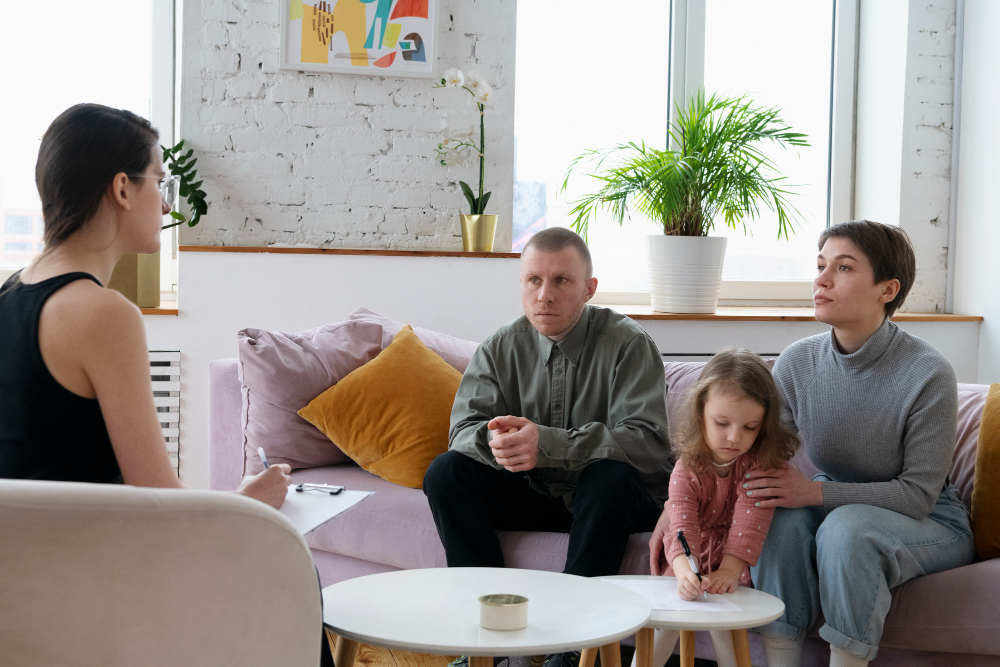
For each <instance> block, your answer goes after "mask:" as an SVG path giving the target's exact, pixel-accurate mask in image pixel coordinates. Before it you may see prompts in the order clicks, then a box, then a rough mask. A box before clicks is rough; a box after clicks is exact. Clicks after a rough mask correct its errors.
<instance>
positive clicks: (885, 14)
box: [854, 0, 956, 312]
mask: <svg viewBox="0 0 1000 667" xmlns="http://www.w3.org/2000/svg"><path fill="white" fill-rule="evenodd" d="M955 6H956V2H955V0H862V1H861V4H860V13H859V22H860V30H859V52H858V58H859V66H858V100H857V149H856V159H855V169H856V180H855V204H854V217H855V218H866V219H869V220H877V221H879V222H885V223H889V224H898V225H899V226H900V227H902V228H903V229H904V230H906V232H907V234H909V235H910V239H911V240H912V241H913V245H914V250H915V251H916V257H917V278H916V282H915V283H914V285H913V289H912V290H911V292H910V295H909V296H908V297H907V300H906V304H905V306H904V307H903V310H904V311H910V312H943V311H944V305H945V293H946V288H947V278H948V275H947V271H948V262H947V260H948V218H949V214H948V211H949V204H950V187H951V173H950V172H951V162H950V161H951V129H952V106H953V96H954V82H953V72H954V62H955V61H954V51H955Z"/></svg>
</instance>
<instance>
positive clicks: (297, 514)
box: [278, 484, 374, 535]
mask: <svg viewBox="0 0 1000 667" xmlns="http://www.w3.org/2000/svg"><path fill="white" fill-rule="evenodd" d="M373 493H374V491H351V490H346V491H342V492H341V493H338V494H337V495H335V496H331V495H330V494H329V493H320V492H319V491H296V490H295V485H294V484H293V485H292V486H289V487H288V494H287V495H286V496H285V503H284V504H283V505H282V506H281V509H279V510H278V511H279V512H281V513H282V514H284V515H285V518H287V519H288V520H289V521H291V522H292V524H293V525H294V526H295V527H296V528H298V530H299V532H300V533H302V534H303V535H305V534H306V533H308V532H310V531H312V530H315V529H316V528H318V527H320V526H322V525H323V524H324V523H326V522H327V521H329V520H330V519H332V518H333V517H335V516H337V515H338V514H340V513H341V512H344V511H346V510H349V509H351V508H352V507H354V506H355V505H357V504H358V503H360V502H361V501H362V500H364V499H365V498H367V497H368V496H370V495H372V494H373Z"/></svg>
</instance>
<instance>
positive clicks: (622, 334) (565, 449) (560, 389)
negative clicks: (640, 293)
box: [449, 305, 673, 509]
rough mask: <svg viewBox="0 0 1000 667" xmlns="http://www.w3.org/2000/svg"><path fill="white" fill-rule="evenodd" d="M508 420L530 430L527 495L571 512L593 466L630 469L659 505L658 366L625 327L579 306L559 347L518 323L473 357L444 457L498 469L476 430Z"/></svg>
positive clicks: (666, 447)
mask: <svg viewBox="0 0 1000 667" xmlns="http://www.w3.org/2000/svg"><path fill="white" fill-rule="evenodd" d="M502 415H514V416H518V417H525V418H527V419H530V420H531V421H533V422H535V423H536V424H538V447H539V452H538V462H537V465H536V467H535V469H534V470H531V471H529V472H528V473H527V474H528V476H529V478H530V480H531V485H532V487H533V488H535V489H536V490H537V491H540V492H542V493H545V494H546V495H548V496H550V497H552V498H563V499H564V500H565V502H566V505H567V507H569V508H570V509H572V494H573V489H574V487H575V486H576V480H577V479H578V477H579V475H580V471H581V470H582V469H583V468H584V466H586V465H587V464H588V463H590V462H592V461H595V460H598V459H612V460H615V461H621V462H623V463H627V464H629V465H631V466H632V467H633V468H635V469H636V470H637V471H638V472H639V475H640V477H641V478H642V480H643V482H644V483H645V484H646V486H647V487H648V488H649V490H650V492H651V494H652V495H653V497H654V498H656V499H657V500H659V501H660V502H663V501H664V500H666V498H667V487H668V483H669V479H670V471H671V469H672V468H673V465H672V458H671V455H670V435H669V429H668V426H667V407H666V385H665V383H664V379H663V361H662V359H661V357H660V353H659V350H657V349H656V344H655V343H653V341H652V340H651V339H650V338H649V336H648V335H646V333H645V332H644V331H643V330H642V328H640V327H639V325H638V324H636V323H635V322H634V321H632V320H631V319H629V318H628V317H625V316H624V315H621V314H619V313H616V312H614V311H612V310H608V309H607V308H599V307H597V306H591V305H587V306H586V307H585V309H584V311H583V315H582V317H581V318H580V321H579V322H578V323H577V324H576V326H574V327H573V329H572V330H571V331H570V332H569V334H567V335H566V337H565V338H563V339H562V340H561V341H559V342H555V341H553V340H551V339H550V338H548V337H546V336H543V335H542V334H540V333H538V331H537V330H536V329H535V328H534V327H533V326H532V325H531V323H530V322H529V321H528V318H527V317H524V316H521V317H519V318H517V319H516V320H514V321H513V322H510V323H509V324H506V325H504V326H502V327H500V329H498V330H497V331H496V332H495V333H494V334H493V335H491V336H490V337H489V338H487V339H486V340H485V341H483V343H482V344H481V345H480V346H479V349H477V350H476V353H475V354H474V355H473V357H472V361H471V362H470V363H469V367H468V368H467V369H466V371H465V374H464V375H463V376H462V383H461V385H460V386H459V388H458V393H457V394H456V396H455V404H454V406H453V407H452V411H451V431H450V434H449V448H450V449H454V450H457V451H460V452H462V453H463V454H465V455H467V456H471V457H472V458H474V459H476V460H477V461H480V462H482V463H485V464H487V465H490V466H493V467H494V468H497V469H501V468H503V466H501V465H500V464H499V463H497V462H496V459H495V458H494V457H493V452H492V450H491V449H490V447H489V444H488V442H489V437H490V436H489V430H488V429H487V428H486V424H487V423H488V422H489V421H490V420H491V419H493V418H494V417H498V416H502Z"/></svg>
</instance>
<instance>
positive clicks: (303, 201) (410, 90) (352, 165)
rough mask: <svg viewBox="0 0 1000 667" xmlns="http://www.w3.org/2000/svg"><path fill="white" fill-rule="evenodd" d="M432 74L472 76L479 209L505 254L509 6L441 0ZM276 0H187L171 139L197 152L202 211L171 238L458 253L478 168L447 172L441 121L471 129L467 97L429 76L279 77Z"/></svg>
mask: <svg viewBox="0 0 1000 667" xmlns="http://www.w3.org/2000/svg"><path fill="white" fill-rule="evenodd" d="M439 1H440V18H441V20H440V22H439V26H438V38H439V40H440V42H439V45H440V49H439V52H438V53H439V56H438V64H437V72H438V73H439V74H440V73H442V72H444V70H445V69H446V68H448V67H454V66H457V67H460V68H461V69H462V70H463V71H466V72H467V71H469V70H470V69H477V70H479V71H480V72H481V73H482V74H483V75H484V76H485V77H486V79H487V81H488V82H489V83H490V84H491V85H493V87H494V89H495V90H496V106H495V108H493V109H489V110H488V111H487V116H486V121H487V123H486V134H487V145H486V155H487V170H486V175H487V178H486V184H485V187H486V189H487V190H490V191H492V192H493V196H492V198H491V199H490V204H489V207H488V212H491V213H498V214H500V216H501V217H500V222H499V227H498V232H497V239H496V243H497V245H496V247H497V249H498V250H509V249H510V245H511V229H512V226H511V218H512V215H513V187H514V186H513V180H514V179H513V168H514V28H515V23H516V21H515V7H516V4H515V1H514V0H439ZM286 4H287V3H286V2H284V0H283V1H282V2H277V1H261V0H184V11H183V48H182V54H181V103H180V110H181V123H180V125H181V135H180V136H181V137H182V138H184V139H185V140H187V142H188V145H189V146H191V147H193V148H194V149H195V150H196V151H197V154H198V156H199V161H198V169H199V174H200V176H202V177H204V185H203V186H202V188H203V189H204V190H205V191H206V192H207V193H208V200H209V206H210V209H209V214H208V216H206V217H205V218H204V219H203V221H202V222H201V223H200V224H199V225H198V226H197V227H194V228H190V229H189V228H187V227H183V228H182V229H181V243H183V244H195V245H242V246H262V245H268V244H271V243H276V242H277V243H310V244H313V245H317V246H323V247H336V248H390V247H392V248H413V249H422V250H431V249H436V250H461V249H462V242H461V235H460V231H459V227H458V214H459V213H467V212H468V211H467V210H465V209H466V207H467V204H466V203H465V199H464V197H463V196H462V194H461V192H460V191H459V189H458V185H457V184H458V181H459V180H465V181H467V182H469V183H470V185H472V186H473V187H474V188H475V187H476V184H477V183H478V174H479V170H478V163H477V166H469V167H461V168H460V167H453V168H448V169H446V168H444V167H442V166H440V165H439V164H437V163H436V162H435V160H434V148H435V146H436V145H437V143H438V141H439V140H440V139H439V134H440V130H441V129H442V127H444V126H445V124H446V123H447V124H449V125H459V126H461V125H465V126H468V125H471V124H473V123H475V126H476V127H477V128H478V122H479V114H478V111H476V109H475V106H474V104H473V103H472V98H471V97H470V96H469V95H468V94H467V93H466V92H465V91H461V90H454V89H449V90H432V85H433V82H432V81H431V80H429V79H401V78H386V77H379V76H374V77H370V76H349V75H340V74H304V73H300V72H288V71H284V70H279V69H278V45H279V27H278V26H279V22H278V20H279V14H278V12H279V6H282V7H284V6H286Z"/></svg>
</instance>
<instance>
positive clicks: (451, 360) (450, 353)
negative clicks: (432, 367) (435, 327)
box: [349, 308, 479, 373]
mask: <svg viewBox="0 0 1000 667" xmlns="http://www.w3.org/2000/svg"><path fill="white" fill-rule="evenodd" d="M349 319H350V320H352V321H354V320H370V321H372V322H378V323H379V324H381V325H382V349H385V348H387V347H389V344H390V343H392V339H393V338H395V337H396V334H398V333H399V332H400V331H402V330H403V327H405V326H406V324H404V323H403V322H397V321H396V320H393V319H390V318H388V317H384V316H382V315H379V314H378V313H376V312H375V311H373V310H368V309H367V308H358V309H357V310H355V311H354V312H353V313H351V314H350V317H349ZM410 326H413V325H412V324H411V325H410ZM413 332H414V333H415V334H417V338H419V339H420V340H421V341H422V342H423V344H424V345H426V346H427V347H428V348H430V349H431V350H433V351H434V352H437V354H438V355H439V356H440V357H441V358H442V359H444V360H445V361H446V362H448V364H449V365H451V366H452V367H453V368H455V370H457V371H458V372H459V373H464V372H465V369H466V368H467V367H468V366H469V360H470V359H472V355H473V353H474V352H475V351H476V348H477V347H479V343H473V342H472V341H471V340H462V339H461V338H455V337H454V336H449V335H447V334H443V333H438V332H437V331H431V330H430V329H424V328H422V327H417V326H414V327H413Z"/></svg>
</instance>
